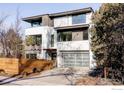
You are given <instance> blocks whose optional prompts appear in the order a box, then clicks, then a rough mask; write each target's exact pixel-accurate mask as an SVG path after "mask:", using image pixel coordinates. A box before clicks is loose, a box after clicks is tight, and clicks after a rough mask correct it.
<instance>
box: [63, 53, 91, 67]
mask: <svg viewBox="0 0 124 93" xmlns="http://www.w3.org/2000/svg"><path fill="white" fill-rule="evenodd" d="M61 53H62V64H63V67H89V52H61Z"/></svg>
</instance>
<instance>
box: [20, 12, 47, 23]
mask: <svg viewBox="0 0 124 93" xmlns="http://www.w3.org/2000/svg"><path fill="white" fill-rule="evenodd" d="M44 15H48V14H43V15H37V16H31V17H25V18H22V20H23V21H26V22H29V23H30V22H32V21H35V20H40V19H42V16H44Z"/></svg>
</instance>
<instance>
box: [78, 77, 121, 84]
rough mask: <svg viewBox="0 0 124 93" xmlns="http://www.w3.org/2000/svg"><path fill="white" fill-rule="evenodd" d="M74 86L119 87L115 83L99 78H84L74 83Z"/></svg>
mask: <svg viewBox="0 0 124 93" xmlns="http://www.w3.org/2000/svg"><path fill="white" fill-rule="evenodd" d="M76 85H120V84H119V83H117V82H112V81H111V80H109V79H106V80H105V79H104V78H100V77H90V76H84V77H82V78H80V79H78V80H77V81H76Z"/></svg>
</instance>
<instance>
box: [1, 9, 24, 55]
mask: <svg viewBox="0 0 124 93" xmlns="http://www.w3.org/2000/svg"><path fill="white" fill-rule="evenodd" d="M7 17H8V16H2V17H1V18H0V44H1V47H2V52H3V53H2V54H3V56H4V57H18V55H19V54H21V49H22V48H21V45H22V37H21V35H20V31H21V20H20V12H19V9H17V14H16V20H15V23H14V25H13V24H11V26H9V27H8V24H7V25H6V27H4V26H3V24H4V22H5V19H6V18H7Z"/></svg>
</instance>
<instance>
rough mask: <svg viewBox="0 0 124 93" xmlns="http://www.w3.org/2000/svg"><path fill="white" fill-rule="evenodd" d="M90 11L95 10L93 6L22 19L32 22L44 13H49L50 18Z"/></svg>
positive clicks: (40, 16)
mask: <svg viewBox="0 0 124 93" xmlns="http://www.w3.org/2000/svg"><path fill="white" fill-rule="evenodd" d="M89 12H94V11H93V9H92V8H91V7H88V8H82V9H76V10H71V11H65V12H59V13H52V14H42V15H37V16H31V17H25V18H22V20H23V21H26V22H29V23H30V22H32V21H35V20H39V19H40V18H42V16H44V15H48V16H49V17H50V18H55V17H60V16H67V15H75V14H81V13H89Z"/></svg>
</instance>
